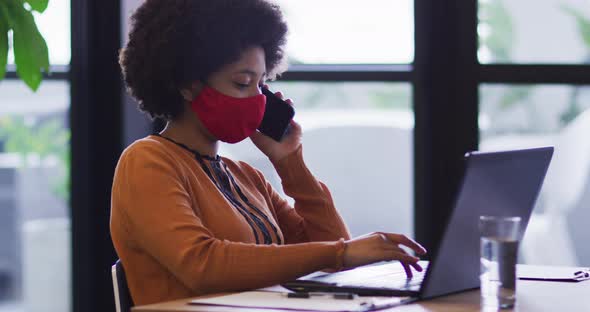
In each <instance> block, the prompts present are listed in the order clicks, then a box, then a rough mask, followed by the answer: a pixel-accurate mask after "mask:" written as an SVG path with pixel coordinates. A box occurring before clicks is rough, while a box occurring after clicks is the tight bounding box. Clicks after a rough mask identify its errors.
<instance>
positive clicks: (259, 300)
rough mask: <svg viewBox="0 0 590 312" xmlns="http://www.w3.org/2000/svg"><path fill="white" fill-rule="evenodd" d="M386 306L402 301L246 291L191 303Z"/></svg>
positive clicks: (334, 308) (336, 308)
mask: <svg viewBox="0 0 590 312" xmlns="http://www.w3.org/2000/svg"><path fill="white" fill-rule="evenodd" d="M384 303H386V304H387V306H388V307H391V306H395V305H398V304H401V303H402V299H401V298H386V299H383V298H374V297H357V298H355V299H334V298H333V297H332V296H318V297H311V298H287V296H286V295H285V293H277V292H266V291H246V292H242V293H237V294H233V295H227V296H219V297H213V298H203V299H194V300H191V301H190V304H201V305H217V306H228V307H243V308H244V307H246V308H274V309H283V310H299V311H330V312H345V311H367V310H369V309H370V308H371V306H372V304H375V305H383V304H384Z"/></svg>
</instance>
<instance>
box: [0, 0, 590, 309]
mask: <svg viewBox="0 0 590 312" xmlns="http://www.w3.org/2000/svg"><path fill="white" fill-rule="evenodd" d="M276 2H278V3H279V4H280V5H281V6H282V7H283V9H284V13H285V16H286V19H287V21H288V23H289V26H290V37H289V45H288V48H287V51H288V54H289V62H290V64H291V67H290V70H289V71H288V72H287V73H285V74H284V75H283V76H282V78H281V79H280V80H279V81H277V82H272V83H271V84H270V85H271V88H272V89H276V90H281V91H283V92H284V93H285V94H286V95H287V96H288V97H290V98H292V99H293V100H294V102H295V105H296V110H297V115H296V119H297V120H298V121H299V122H300V123H301V124H302V126H303V129H304V138H303V145H304V154H305V159H306V161H307V164H308V166H309V167H310V168H311V169H312V171H313V172H314V173H315V174H316V175H317V176H318V177H319V178H320V179H321V180H322V181H324V182H325V183H326V184H327V185H328V186H329V187H330V189H331V191H332V195H333V197H334V200H335V203H336V206H337V207H338V208H339V209H340V211H341V213H342V215H343V217H344V219H345V221H346V222H347V224H348V225H349V227H350V230H351V231H352V233H353V235H359V234H363V233H367V232H370V231H377V230H384V231H390V232H400V233H405V234H407V235H409V236H411V237H414V238H415V239H417V240H418V241H420V242H421V243H423V244H424V245H425V246H426V247H427V248H428V249H429V250H436V246H437V240H438V238H439V237H440V235H441V231H442V227H443V225H444V222H445V220H446V217H447V216H448V215H449V213H450V210H451V208H452V205H453V199H454V196H455V195H456V191H457V188H458V186H459V182H460V179H461V176H462V171H463V162H462V156H463V154H464V153H465V152H466V151H469V150H475V149H481V150H498V149H512V148H525V147H533V146H544V145H554V146H555V147H556V152H555V156H554V159H553V162H552V164H551V167H550V169H549V172H548V175H547V178H546V181H545V184H544V186H543V190H542V192H541V194H540V197H539V199H538V202H537V205H536V207H535V210H534V213H533V216H532V218H531V221H530V224H529V227H528V229H527V233H526V235H525V238H524V241H523V243H522V246H521V252H520V255H519V257H520V262H522V263H531V264H555V265H590V245H589V244H587V243H586V242H585V239H586V238H588V237H589V236H590V229H589V228H588V227H587V226H586V224H585V223H586V222H587V220H589V219H590V140H589V139H588V134H589V133H590V88H589V87H588V85H589V84H590V75H589V74H588V73H590V66H589V65H588V64H589V63H590V4H589V3H588V1H585V0H535V1H533V0H526V1H525V0H520V1H509V0H480V1H475V0H451V1H427V0H397V1H389V0H365V1H337V0H320V1H318V0H277V1H276ZM140 3H141V1H140V0H112V1H105V2H103V1H100V2H99V1H91V0H76V1H70V0H50V1H49V7H48V9H47V10H46V12H44V13H43V14H37V15H36V16H35V19H36V22H37V24H38V27H39V29H40V31H41V33H42V34H43V36H44V37H45V39H46V41H47V44H48V47H49V52H50V62H51V71H52V73H51V74H50V75H45V76H44V81H43V82H42V84H41V86H40V88H39V89H38V91H37V92H32V91H30V90H29V89H28V88H27V87H26V86H25V84H24V83H23V82H22V81H21V80H19V79H18V76H17V75H16V72H15V68H14V65H13V64H14V60H13V59H12V58H11V57H10V56H9V66H8V73H7V77H6V78H5V79H4V80H2V81H0V312H8V311H19V312H20V311H30V312H33V311H60V312H62V311H114V305H113V299H112V287H111V284H110V283H111V281H110V275H109V272H110V271H109V270H110V265H111V264H112V263H113V261H114V260H115V259H116V255H115V253H114V250H113V247H112V244H111V242H110V238H109V230H108V219H109V208H110V207H109V200H110V184H111V182H112V176H113V170H114V166H115V164H116V161H117V159H118V156H119V155H120V153H121V151H122V150H123V149H124V148H125V146H127V145H128V144H130V143H132V142H133V141H134V140H136V139H138V138H141V137H143V136H145V135H147V134H149V133H150V132H152V131H154V129H155V128H157V126H158V125H157V123H156V125H154V124H153V123H152V122H151V121H149V120H148V119H147V118H145V117H144V116H143V115H141V114H140V113H139V112H138V111H137V109H136V107H135V104H134V102H133V100H132V99H131V98H130V97H129V96H128V95H127V94H126V93H125V91H124V87H123V85H122V82H121V77H120V73H119V68H118V65H117V52H118V49H119V48H120V47H121V46H122V45H123V43H124V40H125V38H126V33H127V30H128V25H127V19H128V17H129V15H130V14H131V12H132V11H133V10H134V9H135V8H136V7H137V6H138V5H139V4H140ZM220 153H221V154H222V155H225V156H228V157H233V158H236V159H241V160H245V161H247V162H249V163H251V164H252V165H254V166H255V167H258V168H259V169H261V170H262V171H263V172H264V173H265V174H266V177H267V178H268V179H269V180H270V182H271V183H272V184H273V185H274V186H275V188H276V189H278V190H280V189H281V188H280V181H279V179H278V176H277V175H276V173H275V172H274V171H273V169H272V166H271V165H270V163H269V162H268V161H267V160H266V159H265V158H264V157H263V155H262V154H261V153H260V152H258V151H257V150H256V149H255V148H254V147H253V145H252V144H251V143H249V142H243V143H240V144H236V145H224V146H223V147H222V150H221V152H220Z"/></svg>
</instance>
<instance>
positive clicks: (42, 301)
mask: <svg viewBox="0 0 590 312" xmlns="http://www.w3.org/2000/svg"><path fill="white" fill-rule="evenodd" d="M69 16H70V3H69V1H49V7H48V8H47V10H46V11H45V12H44V13H43V14H42V15H38V14H36V15H35V19H36V21H37V25H38V27H39V28H40V31H41V32H42V34H43V35H44V36H45V39H46V41H47V44H48V47H49V49H50V63H51V66H52V68H53V70H52V71H53V72H54V75H52V76H48V77H45V79H44V81H43V82H42V83H41V86H40V87H39V89H38V90H37V92H36V93H34V92H32V91H30V90H29V89H28V88H27V87H26V86H25V84H24V82H22V81H20V80H17V79H14V78H15V77H16V75H15V73H14V71H13V70H14V67H9V72H8V77H7V78H6V79H5V80H3V81H1V82H0V94H2V96H0V246H2V247H1V249H0V311H56V312H57V311H70V310H71V309H70V306H71V303H70V302H71V286H70V284H71V281H70V279H71V264H70V262H71V260H70V258H71V243H70V239H71V234H70V233H71V230H70V218H69V215H70V213H69V197H70V188H69V166H70V164H69V159H70V158H69V155H70V154H69V153H70V151H69V146H70V143H69V136H70V131H69V125H68V121H67V120H68V118H67V116H68V111H69V106H70V90H69V82H68V80H67V79H66V76H67V65H68V64H69V62H70V44H69V42H70V35H69V32H70V26H69V20H70V18H69ZM10 61H12V59H11V60H10ZM11 70H12V72H11Z"/></svg>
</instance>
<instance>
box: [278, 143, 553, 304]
mask: <svg viewBox="0 0 590 312" xmlns="http://www.w3.org/2000/svg"><path fill="white" fill-rule="evenodd" d="M552 156H553V147H541V148H532V149H522V150H510V151H498V152H470V153H467V154H465V161H466V170H465V174H464V176H463V180H462V184H461V188H460V191H459V193H458V196H457V198H456V201H455V206H454V208H453V211H452V213H451V216H450V217H449V220H448V222H447V225H446V227H445V231H444V234H443V237H442V239H441V241H440V244H439V247H438V250H436V251H434V252H433V251H432V250H430V251H429V253H430V254H431V255H432V256H431V261H430V262H427V261H420V264H421V265H422V267H423V268H424V270H423V272H415V271H414V277H413V278H411V279H408V278H407V277H406V274H405V271H404V270H403V268H402V266H401V264H400V263H399V262H398V261H391V262H380V263H377V264H373V265H367V266H363V267H358V268H355V269H352V270H348V271H343V272H337V273H331V274H330V273H323V272H316V273H313V274H311V275H308V276H304V277H302V278H300V279H297V280H295V281H291V282H287V283H284V284H282V286H283V287H286V288H288V289H291V290H294V291H300V292H301V291H303V292H316V291H319V292H343V293H344V292H346V293H356V294H358V295H364V296H404V297H411V298H413V300H416V299H429V298H434V297H438V296H443V295H447V294H451V293H456V292H460V291H465V290H470V289H475V288H478V287H479V284H480V282H479V270H480V259H479V252H480V246H479V244H480V241H479V240H480V239H479V228H478V221H479V216H480V215H494V216H519V217H520V218H521V229H520V233H519V235H520V237H519V238H520V239H522V237H523V236H524V231H525V228H526V225H527V224H528V221H529V219H530V216H531V212H532V210H533V207H534V206H535V202H536V200H537V197H538V195H539V192H540V189H541V186H542V184H543V180H544V179H545V174H546V172H547V168H548V167H549V163H550V161H551V157H552Z"/></svg>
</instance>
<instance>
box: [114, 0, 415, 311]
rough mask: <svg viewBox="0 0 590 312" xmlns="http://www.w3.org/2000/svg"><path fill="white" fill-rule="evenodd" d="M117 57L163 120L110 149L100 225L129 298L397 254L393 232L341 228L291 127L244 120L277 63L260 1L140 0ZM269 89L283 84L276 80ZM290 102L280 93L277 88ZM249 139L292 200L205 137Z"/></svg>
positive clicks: (131, 86) (159, 297)
mask: <svg viewBox="0 0 590 312" xmlns="http://www.w3.org/2000/svg"><path fill="white" fill-rule="evenodd" d="M131 22H132V25H131V26H132V27H131V32H130V34H129V40H128V43H127V45H126V46H125V48H124V49H123V50H122V51H121V56H120V63H121V67H122V71H123V75H124V78H125V82H126V84H127V87H128V90H129V91H130V93H131V94H132V95H133V96H134V97H135V98H136V99H137V101H138V103H139V108H140V109H141V110H142V111H144V112H146V113H147V114H149V115H150V116H151V117H159V118H163V119H165V120H166V121H167V125H166V127H165V129H164V130H163V131H162V132H160V133H159V134H156V135H151V136H148V137H146V138H144V139H141V140H138V141H137V142H135V143H133V144H132V145H131V146H129V147H128V148H127V149H126V150H125V151H124V153H123V155H122V156H121V158H120V160H119V163H118V165H117V169H116V172H115V178H114V182H113V191H112V207H111V234H112V239H113V243H114V245H115V248H116V250H117V253H118V255H119V257H120V258H121V260H122V262H123V265H124V267H125V270H126V274H127V281H128V284H129V288H130V291H131V295H132V297H133V300H134V302H135V303H136V304H148V303H153V302H159V301H165V300H172V299H178V298H183V297H190V296H196V295H202V294H207V293H215V292H227V291H237V290H245V289H253V288H259V287H264V286H269V285H273V284H277V283H280V282H284V281H287V280H291V279H295V278H297V277H299V276H302V275H305V274H308V273H311V272H314V271H317V270H341V269H348V268H353V267H356V266H360V265H364V264H369V263H373V262H377V261H382V260H401V261H402V263H403V265H404V267H405V269H406V272H407V274H409V275H411V270H410V266H413V267H414V268H415V269H416V270H418V271H420V270H421V268H420V266H419V265H418V264H417V261H418V258H416V257H413V256H411V255H409V254H407V253H406V252H405V251H404V250H403V249H402V248H400V245H405V246H407V247H409V248H411V249H413V250H414V251H415V252H417V253H419V254H423V253H425V250H424V248H422V247H421V246H420V245H419V244H417V243H416V242H414V241H412V240H410V239H408V238H406V237H405V236H402V235H396V234H389V233H374V234H369V235H365V236H363V237H359V238H355V239H350V236H349V234H348V230H347V229H346V226H345V225H344V223H343V221H342V218H341V217H340V215H339V214H338V212H337V211H336V209H335V207H334V204H333V202H332V198H331V196H330V193H329V191H328V189H327V187H326V186H325V185H324V184H322V183H321V182H319V181H317V180H316V179H315V178H314V176H313V175H312V174H311V173H310V171H309V170H308V169H307V167H306V166H305V163H304V161H303V157H302V147H301V142H300V141H301V128H300V126H299V125H298V124H297V123H296V122H295V121H293V122H292V123H291V125H290V131H288V134H287V135H286V137H284V138H283V139H282V140H281V141H280V142H276V141H274V140H272V139H270V138H268V137H266V136H264V135H263V134H261V133H259V132H257V131H256V130H255V129H256V128H257V126H258V125H259V124H260V121H261V117H262V113H263V112H264V106H265V99H266V98H265V96H264V95H261V89H260V86H261V85H263V84H264V82H265V80H266V79H269V78H272V77H274V76H275V75H276V74H278V73H280V71H281V68H283V66H282V64H283V60H284V56H283V46H284V43H285V36H286V32H287V26H286V24H285V23H284V21H283V18H282V15H281V12H280V10H279V8H278V7H277V6H276V5H273V4H270V3H268V2H266V1H264V0H215V1H213V0H146V1H145V2H144V3H143V4H142V5H141V7H139V8H138V9H137V11H136V12H135V13H134V14H133V16H132V18H131ZM276 94H277V96H279V97H281V98H282V97H283V96H282V94H280V92H277V93H276ZM287 102H288V103H290V104H292V101H291V100H287ZM248 137H249V138H250V139H251V140H252V142H254V144H255V145H256V146H257V147H258V149H260V151H261V152H262V153H264V154H265V155H266V156H268V158H269V159H270V161H271V162H272V164H273V165H274V167H275V169H276V170H277V172H278V174H279V176H280V177H281V180H282V185H283V188H284V191H285V193H286V194H287V195H289V196H290V197H292V198H293V199H294V200H295V207H294V208H293V207H290V206H289V204H288V203H287V201H285V200H284V199H282V198H281V197H280V196H279V195H278V194H277V192H275V191H274V190H273V188H272V187H271V186H270V184H269V183H268V182H267V181H266V180H265V178H264V176H263V175H262V173H260V172H259V171H258V170H256V169H254V168H252V167H251V166H249V165H248V164H246V163H244V162H239V161H234V160H230V159H227V158H225V157H220V156H218V155H217V150H218V146H219V141H224V142H228V143H235V142H239V141H242V140H244V139H246V138H248Z"/></svg>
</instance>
